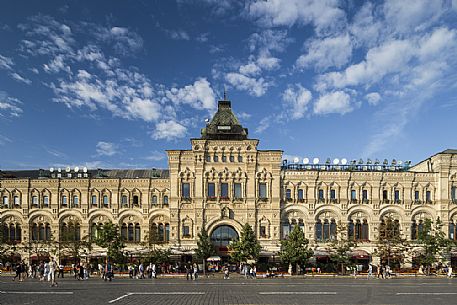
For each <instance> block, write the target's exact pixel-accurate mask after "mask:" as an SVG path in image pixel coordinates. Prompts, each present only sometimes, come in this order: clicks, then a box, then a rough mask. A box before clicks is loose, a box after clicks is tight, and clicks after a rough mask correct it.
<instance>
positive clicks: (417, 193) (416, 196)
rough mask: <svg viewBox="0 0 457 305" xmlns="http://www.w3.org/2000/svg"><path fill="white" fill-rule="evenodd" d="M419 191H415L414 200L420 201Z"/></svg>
mask: <svg viewBox="0 0 457 305" xmlns="http://www.w3.org/2000/svg"><path fill="white" fill-rule="evenodd" d="M419 199H420V197H419V191H414V200H416V201H419Z"/></svg>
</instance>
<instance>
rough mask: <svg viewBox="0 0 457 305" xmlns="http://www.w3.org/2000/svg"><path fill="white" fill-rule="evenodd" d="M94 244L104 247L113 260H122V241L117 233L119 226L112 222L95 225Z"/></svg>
mask: <svg viewBox="0 0 457 305" xmlns="http://www.w3.org/2000/svg"><path fill="white" fill-rule="evenodd" d="M95 244H96V245H97V246H99V247H102V248H105V249H106V250H107V254H108V257H109V258H113V259H114V261H117V262H122V261H123V253H122V249H123V248H124V242H123V241H122V238H121V235H120V233H119V226H118V225H115V224H113V223H112V222H107V223H104V224H103V225H101V226H98V227H97V234H96V236H95Z"/></svg>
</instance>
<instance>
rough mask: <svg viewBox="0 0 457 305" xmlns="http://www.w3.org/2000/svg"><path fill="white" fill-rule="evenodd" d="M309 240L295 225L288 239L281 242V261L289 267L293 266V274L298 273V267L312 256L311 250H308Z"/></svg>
mask: <svg viewBox="0 0 457 305" xmlns="http://www.w3.org/2000/svg"><path fill="white" fill-rule="evenodd" d="M308 244H309V240H308V239H306V238H305V234H304V233H303V231H302V230H301V229H300V227H299V226H297V225H295V226H294V228H293V229H292V232H290V234H289V237H288V238H287V239H285V240H282V241H281V252H280V253H279V255H280V257H281V261H283V262H284V263H286V264H289V265H290V266H292V267H294V266H295V272H296V273H298V272H299V268H298V266H301V265H304V264H306V262H307V261H308V259H309V258H310V257H311V256H312V255H313V250H312V249H309V248H308Z"/></svg>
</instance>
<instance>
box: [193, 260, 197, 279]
mask: <svg viewBox="0 0 457 305" xmlns="http://www.w3.org/2000/svg"><path fill="white" fill-rule="evenodd" d="M193 271H194V281H195V280H197V276H198V265H197V263H194V270H193Z"/></svg>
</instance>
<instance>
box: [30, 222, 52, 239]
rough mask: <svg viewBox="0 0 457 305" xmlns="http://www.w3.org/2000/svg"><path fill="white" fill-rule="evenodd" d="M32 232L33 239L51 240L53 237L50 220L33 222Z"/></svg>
mask: <svg viewBox="0 0 457 305" xmlns="http://www.w3.org/2000/svg"><path fill="white" fill-rule="evenodd" d="M30 231H31V233H32V236H31V237H32V240H33V241H50V240H51V238H52V232H51V225H50V224H49V223H48V222H37V221H34V222H32V225H31V230H30Z"/></svg>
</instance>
